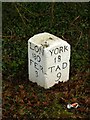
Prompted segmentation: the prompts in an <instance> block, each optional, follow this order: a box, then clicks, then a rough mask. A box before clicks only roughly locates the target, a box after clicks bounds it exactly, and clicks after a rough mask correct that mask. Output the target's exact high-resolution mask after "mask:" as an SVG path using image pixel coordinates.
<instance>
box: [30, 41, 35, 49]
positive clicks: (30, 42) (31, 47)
mask: <svg viewBox="0 0 90 120" xmlns="http://www.w3.org/2000/svg"><path fill="white" fill-rule="evenodd" d="M30 49H31V50H34V48H32V44H31V42H30Z"/></svg>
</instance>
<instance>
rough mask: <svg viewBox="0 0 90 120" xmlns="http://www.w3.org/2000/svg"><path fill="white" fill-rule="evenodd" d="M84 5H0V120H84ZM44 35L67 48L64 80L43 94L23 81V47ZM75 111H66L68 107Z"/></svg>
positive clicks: (25, 65)
mask: <svg viewBox="0 0 90 120" xmlns="http://www.w3.org/2000/svg"><path fill="white" fill-rule="evenodd" d="M88 11H89V4H88V3H19V2H17V3H2V14H3V16H2V22H3V27H2V32H3V41H2V43H3V44H2V59H3V63H2V72H3V120H4V119H23V120H26V119H28V118H32V119H36V118H37V119H42V118H43V119H45V118H46V119H52V118H53V119H60V118H62V119H65V118H67V119H74V118H77V119H78V118H88V119H89V118H90V116H89V112H90V108H89V107H90V102H89V99H90V97H89V93H90V91H89V84H90V82H89V58H88V56H89V14H88ZM45 31H46V32H49V33H52V34H54V35H56V36H58V37H61V38H62V39H64V40H66V41H67V42H68V43H70V45H71V47H72V51H71V69H70V80H69V81H68V82H66V83H59V84H57V85H55V86H53V87H52V88H50V89H48V90H45V89H44V88H42V87H40V86H37V84H34V83H32V82H30V81H29V80H28V56H27V55H28V54H27V47H28V46H27V42H28V39H29V38H30V37H32V36H33V35H34V34H37V33H40V32H45ZM73 102H78V103H79V104H80V108H78V109H71V110H68V109H67V108H66V105H67V104H68V103H73Z"/></svg>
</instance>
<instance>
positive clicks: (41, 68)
mask: <svg viewBox="0 0 90 120" xmlns="http://www.w3.org/2000/svg"><path fill="white" fill-rule="evenodd" d="M40 70H41V71H42V73H43V67H42V66H41V65H40Z"/></svg>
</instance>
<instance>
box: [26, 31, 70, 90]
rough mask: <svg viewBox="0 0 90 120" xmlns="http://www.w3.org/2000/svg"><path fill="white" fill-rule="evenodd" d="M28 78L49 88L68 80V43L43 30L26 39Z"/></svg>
mask: <svg viewBox="0 0 90 120" xmlns="http://www.w3.org/2000/svg"><path fill="white" fill-rule="evenodd" d="M28 69H29V80H30V81H32V82H36V83H37V84H38V85H40V86H42V87H44V88H46V89H47V88H50V87H52V86H53V85H55V84H57V83H58V82H59V81H60V82H66V81H68V80H69V69H70V45H69V44H68V43H67V42H66V41H64V40H62V39H61V38H59V37H56V36H54V35H52V34H50V33H47V32H44V33H39V34H37V35H34V36H33V37H31V38H30V39H29V40H28Z"/></svg>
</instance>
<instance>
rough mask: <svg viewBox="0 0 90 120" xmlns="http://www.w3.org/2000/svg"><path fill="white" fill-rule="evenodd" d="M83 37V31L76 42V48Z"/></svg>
mask: <svg viewBox="0 0 90 120" xmlns="http://www.w3.org/2000/svg"><path fill="white" fill-rule="evenodd" d="M81 37H82V32H81V33H80V37H79V39H78V41H77V43H76V45H75V47H74V49H75V48H76V47H77V45H78V43H79V42H80V40H81Z"/></svg>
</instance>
